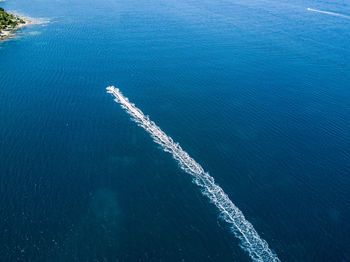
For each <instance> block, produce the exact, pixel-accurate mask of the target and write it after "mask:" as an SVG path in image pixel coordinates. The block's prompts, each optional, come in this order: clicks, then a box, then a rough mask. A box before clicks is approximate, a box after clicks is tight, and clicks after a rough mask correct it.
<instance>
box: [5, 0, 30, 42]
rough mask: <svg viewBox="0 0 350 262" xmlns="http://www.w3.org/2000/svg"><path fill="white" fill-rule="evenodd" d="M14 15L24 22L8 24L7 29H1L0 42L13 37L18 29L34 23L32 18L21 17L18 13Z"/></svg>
mask: <svg viewBox="0 0 350 262" xmlns="http://www.w3.org/2000/svg"><path fill="white" fill-rule="evenodd" d="M0 1H1V0H0ZM13 15H14V16H16V17H18V18H20V19H22V20H23V21H24V23H19V24H17V25H16V26H7V27H6V28H5V29H2V30H0V42H2V41H5V40H8V39H10V38H12V37H13V36H14V35H15V31H17V30H18V29H21V28H23V27H25V26H27V25H30V24H33V22H32V20H31V19H29V18H27V17H20V16H18V15H16V14H13Z"/></svg>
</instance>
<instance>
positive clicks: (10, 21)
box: [0, 0, 31, 40]
mask: <svg viewBox="0 0 350 262" xmlns="http://www.w3.org/2000/svg"><path fill="white" fill-rule="evenodd" d="M0 1H1V0H0ZM30 23H31V21H30V20H29V19H26V18H21V17H19V16H18V15H15V14H11V13H8V12H6V11H5V10H4V9H3V8H1V7H0V40H5V39H7V38H10V37H11V36H13V35H14V31H16V30H18V29H20V28H22V27H24V26H26V25H28V24H30Z"/></svg>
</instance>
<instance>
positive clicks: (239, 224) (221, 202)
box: [107, 86, 280, 262]
mask: <svg viewBox="0 0 350 262" xmlns="http://www.w3.org/2000/svg"><path fill="white" fill-rule="evenodd" d="M107 92H108V93H110V94H112V95H113V96H114V97H115V99H114V101H116V102H117V103H119V104H120V105H121V106H122V108H124V109H125V111H126V112H127V113H128V114H129V115H130V116H131V118H132V120H133V121H135V122H136V123H137V124H138V125H139V126H141V127H143V128H144V129H145V130H146V131H147V132H148V133H149V134H150V135H151V136H152V138H153V140H154V142H156V143H157V144H159V145H160V146H161V147H162V148H163V150H164V151H166V152H169V153H170V154H171V155H172V156H173V157H174V159H175V160H176V161H177V162H178V163H179V165H180V167H181V169H182V170H184V171H185V172H186V173H188V174H190V175H191V176H192V178H193V182H194V183H195V184H196V185H198V186H199V187H200V188H201V189H202V193H203V194H204V195H205V196H207V197H208V198H209V199H210V201H211V202H212V203H213V204H214V205H215V206H216V207H217V208H218V209H219V211H220V215H221V217H222V218H223V219H224V220H225V221H226V222H227V223H229V224H230V226H231V229H232V231H233V233H234V235H235V236H236V237H237V238H239V239H240V240H241V247H242V248H243V249H244V250H246V251H247V252H248V253H249V255H250V257H251V258H252V260H253V261H274V262H277V261H280V260H279V259H278V257H277V255H276V254H274V253H273V252H272V251H271V250H270V248H269V246H268V244H267V242H266V241H265V240H263V239H261V238H260V236H259V235H258V233H257V232H256V231H255V229H254V227H253V225H252V224H251V223H250V222H248V221H247V220H246V219H245V217H244V215H243V213H242V212H241V211H240V210H239V209H238V208H237V207H236V206H235V205H234V204H233V203H232V201H231V200H230V199H229V198H228V196H227V195H226V194H225V192H224V191H223V190H222V188H221V187H220V186H218V185H216V184H215V181H214V178H213V177H211V176H210V175H209V173H207V172H205V171H204V170H203V168H202V167H201V165H200V164H198V163H197V162H196V161H195V160H194V159H193V158H191V157H190V156H189V155H188V154H187V153H186V152H185V151H184V150H182V148H181V146H180V145H179V144H178V143H175V142H174V140H173V139H172V138H171V137H169V136H167V135H166V134H165V133H164V132H163V131H162V130H161V129H160V128H159V127H158V126H157V125H156V124H155V123H154V122H153V121H151V120H150V119H149V117H148V116H145V115H144V114H143V112H142V111H141V110H140V109H138V108H137V107H136V106H135V105H134V104H133V103H131V102H129V99H128V98H126V97H124V96H123V94H122V93H121V92H120V91H119V89H118V88H115V87H113V86H109V87H107Z"/></svg>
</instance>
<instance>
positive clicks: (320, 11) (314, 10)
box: [307, 8, 350, 19]
mask: <svg viewBox="0 0 350 262" xmlns="http://www.w3.org/2000/svg"><path fill="white" fill-rule="evenodd" d="M307 10H308V11H311V12H316V13H321V14H326V15H333V16H340V17H343V18H347V19H350V16H348V15H343V14H339V13H335V12H329V11H322V10H318V9H313V8H308V9H307Z"/></svg>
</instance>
